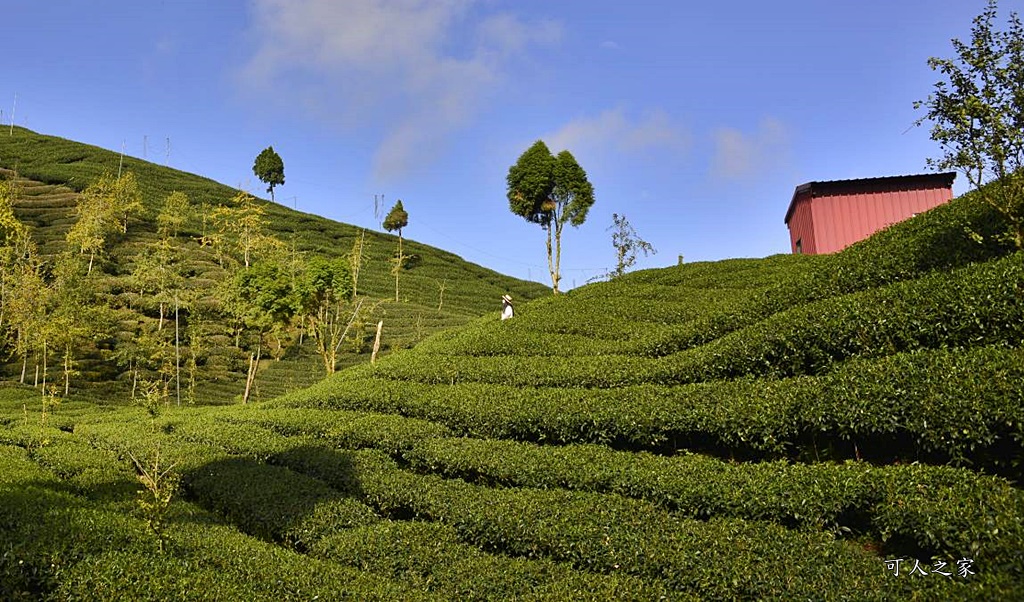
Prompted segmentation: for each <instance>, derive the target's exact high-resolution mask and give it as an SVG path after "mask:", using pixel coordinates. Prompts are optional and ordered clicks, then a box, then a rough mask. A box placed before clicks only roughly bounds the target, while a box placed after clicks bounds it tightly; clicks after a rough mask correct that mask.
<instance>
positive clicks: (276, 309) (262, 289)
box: [232, 261, 296, 403]
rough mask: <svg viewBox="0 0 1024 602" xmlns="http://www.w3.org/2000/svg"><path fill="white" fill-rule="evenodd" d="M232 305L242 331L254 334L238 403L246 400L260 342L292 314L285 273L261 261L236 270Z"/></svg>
mask: <svg viewBox="0 0 1024 602" xmlns="http://www.w3.org/2000/svg"><path fill="white" fill-rule="evenodd" d="M233 288H234V291H233V292H234V295H235V296H236V303H234V304H233V305H232V307H233V308H234V310H235V311H236V312H237V313H238V314H239V315H238V317H239V318H240V319H241V322H242V324H243V326H244V328H245V329H246V330H248V331H249V332H250V333H252V334H255V335H256V340H255V347H256V349H255V351H254V352H250V354H249V370H248V372H247V376H246V381H245V391H244V393H243V395H242V403H246V402H248V401H249V394H250V392H251V391H252V385H253V383H254V382H255V380H256V372H257V370H258V369H259V363H260V359H261V356H262V354H263V343H264V339H265V337H266V336H267V334H268V333H269V332H271V331H272V330H273V329H274V328H277V327H280V326H282V325H284V324H285V323H287V322H288V321H289V320H290V319H291V318H292V316H293V315H294V314H295V306H296V303H295V298H294V296H293V289H292V285H291V278H290V276H289V274H288V272H287V270H285V269H283V268H282V267H281V266H280V265H278V264H277V263H275V262H273V261H261V262H259V263H256V264H254V265H252V266H251V267H247V268H245V269H243V270H241V271H239V272H238V273H237V274H236V275H235V278H234V280H233Z"/></svg>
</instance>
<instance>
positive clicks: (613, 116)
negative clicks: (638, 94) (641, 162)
mask: <svg viewBox="0 0 1024 602" xmlns="http://www.w3.org/2000/svg"><path fill="white" fill-rule="evenodd" d="M542 139H543V140H544V141H545V143H546V144H547V145H548V147H549V148H550V149H551V151H552V152H555V153H557V152H558V151H560V150H563V149H569V150H571V151H572V152H573V153H574V154H575V153H576V152H577V150H583V151H591V152H599V151H614V152H627V153H633V152H642V151H648V150H656V149H662V150H668V151H672V152H677V153H682V152H685V151H686V150H687V149H688V148H689V146H690V134H689V132H688V131H687V130H685V129H683V128H682V127H680V126H679V125H677V124H675V123H673V122H672V120H671V119H670V118H669V116H668V115H667V114H666V113H665V112H664V111H652V112H649V113H646V114H644V115H642V116H641V117H639V118H632V119H631V118H630V117H629V116H628V115H627V114H626V112H625V111H623V110H622V109H611V110H607V111H604V112H602V113H600V114H599V115H596V116H594V117H584V118H580V119H575V120H573V121H570V122H569V123H567V124H565V125H564V126H562V127H561V128H559V129H558V130H557V131H555V132H552V133H550V134H548V135H546V136H542Z"/></svg>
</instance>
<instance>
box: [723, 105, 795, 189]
mask: <svg viewBox="0 0 1024 602" xmlns="http://www.w3.org/2000/svg"><path fill="white" fill-rule="evenodd" d="M712 138H713V142H714V153H713V155H712V158H711V175H712V176H713V177H715V178H717V179H723V180H738V179H747V178H751V177H756V176H758V175H760V174H762V173H764V172H765V171H768V170H771V169H774V168H776V167H778V166H779V165H780V164H781V163H782V162H783V161H784V160H785V157H786V156H787V153H788V150H789V134H788V132H787V130H786V127H785V125H783V123H782V122H781V121H779V120H778V119H775V118H773V117H766V118H765V119H763V120H761V123H760V124H759V125H758V128H757V130H756V131H754V132H753V133H745V132H743V131H741V130H738V129H736V128H727V127H723V128H719V129H717V130H715V131H714V132H713V133H712Z"/></svg>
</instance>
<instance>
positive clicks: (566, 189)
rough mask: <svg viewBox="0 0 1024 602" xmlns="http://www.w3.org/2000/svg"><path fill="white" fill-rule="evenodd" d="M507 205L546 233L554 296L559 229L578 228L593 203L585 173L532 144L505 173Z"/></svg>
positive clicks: (563, 156)
mask: <svg viewBox="0 0 1024 602" xmlns="http://www.w3.org/2000/svg"><path fill="white" fill-rule="evenodd" d="M506 181H507V183H508V194H507V196H508V202H509V209H510V210H511V211H512V213H514V214H516V215H518V216H520V217H522V218H523V219H525V220H526V221H528V222H530V223H534V224H538V225H540V227H541V228H543V229H544V230H545V231H546V232H547V252H548V271H549V272H550V273H551V288H552V290H553V291H554V293H555V294H558V283H559V281H560V280H561V279H562V274H561V261H562V230H563V229H564V228H565V224H567V223H568V224H572V226H573V227H579V226H580V225H582V224H583V222H584V221H586V219H587V212H588V211H589V210H590V207H591V206H592V205H593V204H594V187H593V185H591V183H590V181H589V180H588V179H587V173H586V172H585V171H584V170H583V168H582V167H580V165H579V163H577V162H576V158H575V157H573V156H572V153H570V152H569V151H567V150H563V151H562V152H560V153H558V155H557V156H555V155H552V154H551V151H549V150H548V147H547V145H546V144H544V142H543V141H542V140H538V141H537V142H534V143H533V145H532V146H531V147H530V148H528V149H526V151H525V152H524V153H523V154H522V155H520V157H519V160H518V161H516V163H515V165H513V166H511V167H510V168H509V170H508V177H507V178H506Z"/></svg>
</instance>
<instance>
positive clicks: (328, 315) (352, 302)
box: [298, 257, 363, 374]
mask: <svg viewBox="0 0 1024 602" xmlns="http://www.w3.org/2000/svg"><path fill="white" fill-rule="evenodd" d="M298 298H299V308H300V312H301V315H302V318H303V319H304V320H305V321H306V322H307V323H308V325H309V334H310V336H312V337H313V340H314V341H316V348H317V352H319V354H320V357H321V359H322V360H323V363H324V371H325V372H326V373H327V374H334V372H335V370H337V366H338V351H339V349H340V348H341V344H342V342H343V341H344V340H345V337H347V336H348V334H349V332H350V331H351V329H352V326H353V324H354V323H355V322H356V321H357V318H358V316H359V309H360V307H361V306H362V303H363V300H361V299H360V300H358V301H357V300H356V299H355V297H354V289H353V285H352V272H351V269H350V267H349V262H348V261H347V260H346V259H345V258H338V259H324V258H322V257H314V258H313V259H311V260H310V261H309V264H308V265H307V266H306V273H305V275H304V277H303V278H302V280H301V281H300V284H299V287H298Z"/></svg>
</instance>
